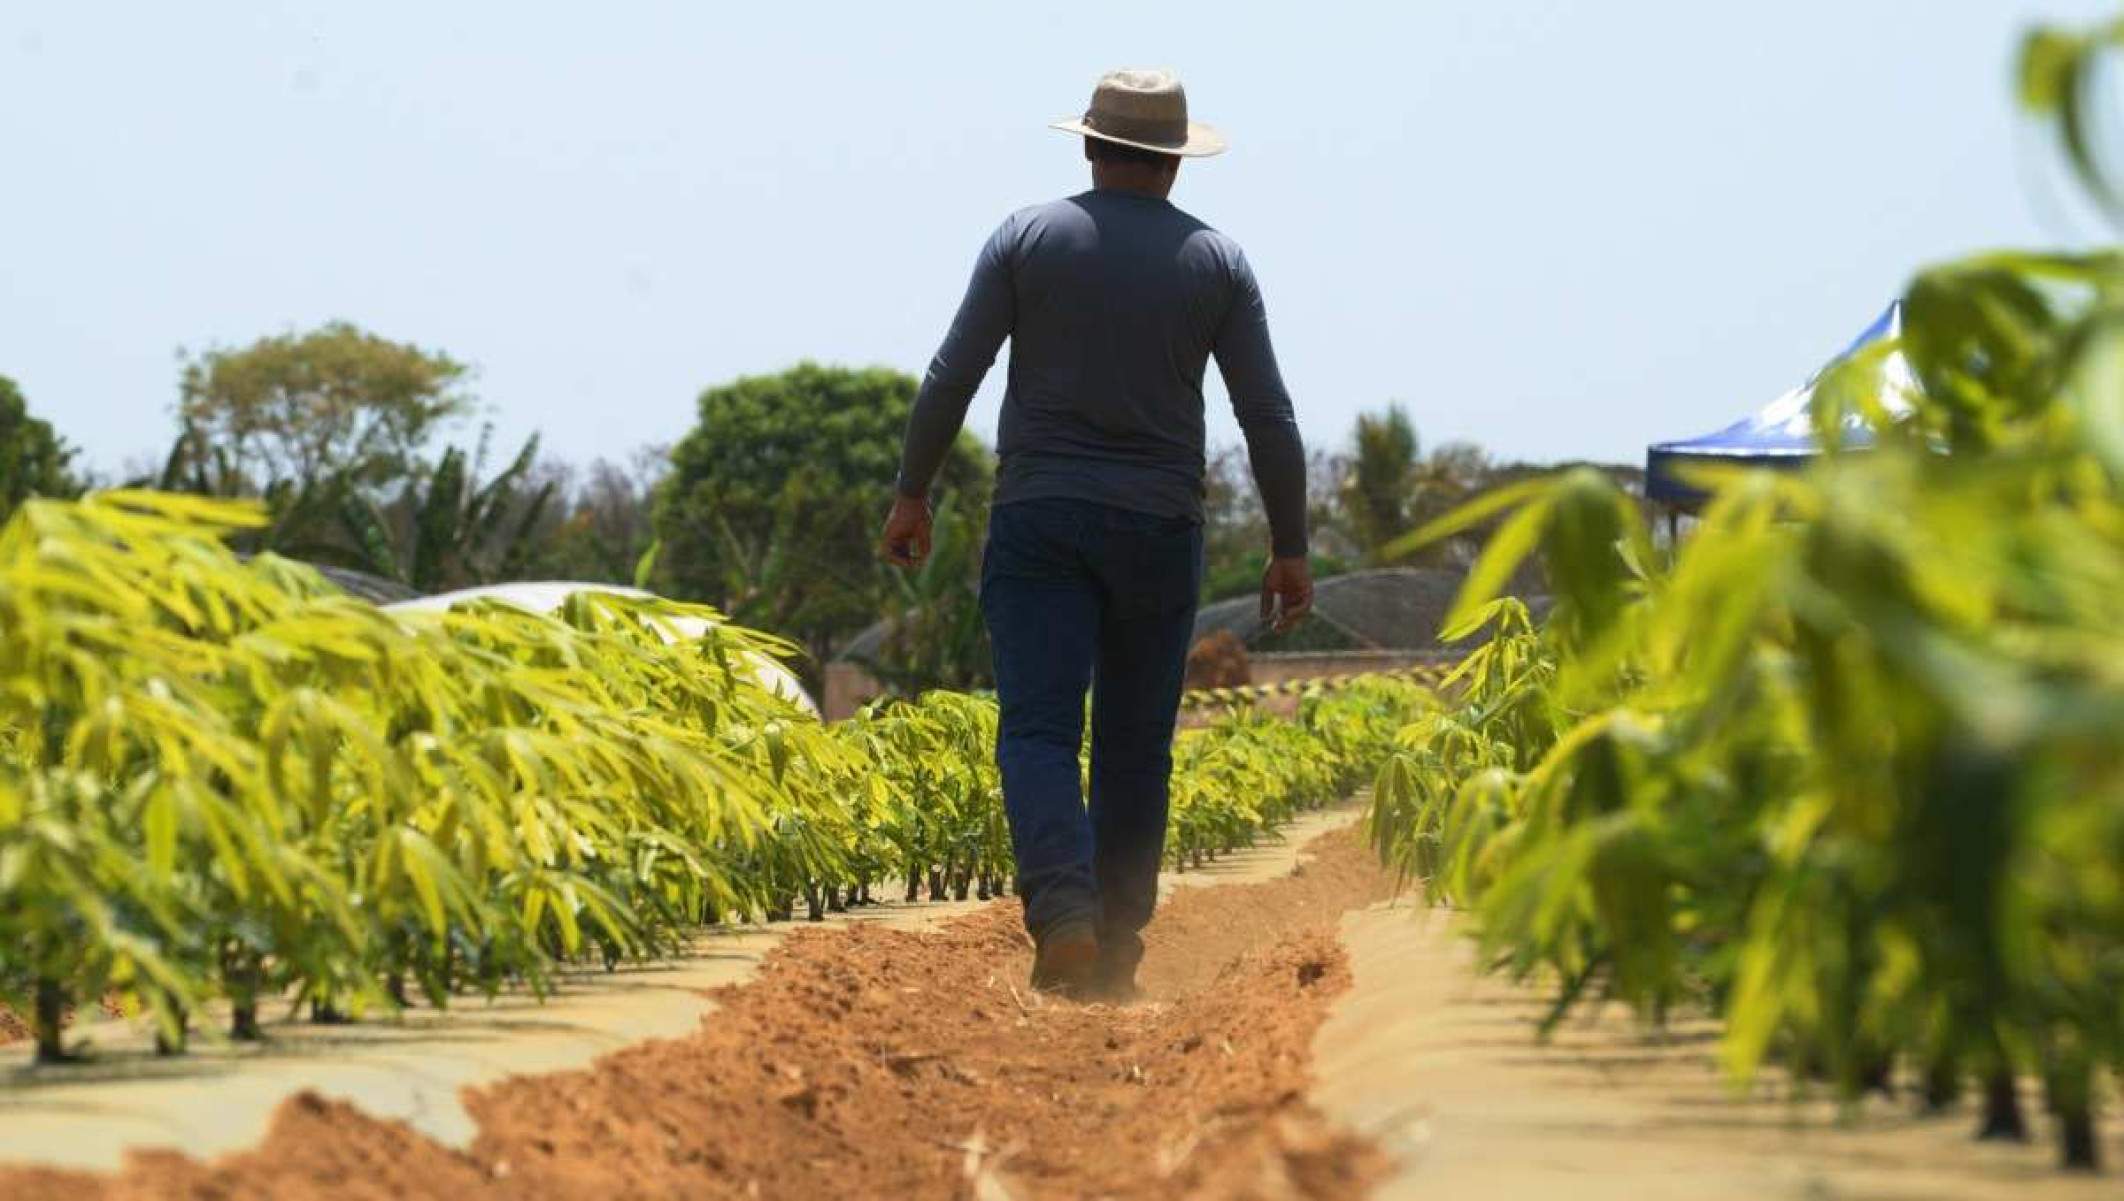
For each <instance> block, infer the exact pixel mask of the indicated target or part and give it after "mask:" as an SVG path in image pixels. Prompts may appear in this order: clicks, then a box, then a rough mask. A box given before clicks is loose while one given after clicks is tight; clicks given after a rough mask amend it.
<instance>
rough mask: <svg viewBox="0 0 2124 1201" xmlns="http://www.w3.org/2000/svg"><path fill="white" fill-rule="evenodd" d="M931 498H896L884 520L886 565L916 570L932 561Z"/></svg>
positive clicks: (883, 537) (893, 499) (883, 538)
mask: <svg viewBox="0 0 2124 1201" xmlns="http://www.w3.org/2000/svg"><path fill="white" fill-rule="evenodd" d="M929 523H930V517H929V498H928V497H925V496H895V497H893V498H892V512H891V513H889V514H887V515H886V517H885V533H884V535H883V536H882V539H881V541H883V543H884V548H885V561H886V562H888V563H891V564H892V565H893V566H895V567H916V566H919V565H920V564H921V562H922V560H924V559H927V558H928V557H929V539H930V525H929Z"/></svg>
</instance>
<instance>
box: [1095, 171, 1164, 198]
mask: <svg viewBox="0 0 2124 1201" xmlns="http://www.w3.org/2000/svg"><path fill="white" fill-rule="evenodd" d="M1092 188H1093V189H1094V190H1095V191H1100V192H1124V193H1127V194H1128V195H1131V196H1142V197H1145V198H1147V199H1150V200H1164V199H1165V198H1166V197H1167V196H1169V195H1171V194H1172V190H1173V177H1172V176H1170V175H1166V174H1164V173H1162V172H1160V173H1150V172H1143V171H1128V170H1116V169H1114V168H1112V167H1109V166H1105V165H1096V166H1094V167H1093V168H1092Z"/></svg>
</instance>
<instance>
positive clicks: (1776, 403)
mask: <svg viewBox="0 0 2124 1201" xmlns="http://www.w3.org/2000/svg"><path fill="white" fill-rule="evenodd" d="M1902 328H1903V306H1902V302H1900V301H1898V302H1896V303H1894V304H1891V305H1889V306H1888V308H1887V311H1885V312H1883V313H1882V314H1881V315H1880V316H1879V317H1878V318H1876V319H1875V320H1874V322H1873V324H1871V325H1869V326H1867V327H1866V329H1865V332H1863V333H1861V334H1860V335H1859V336H1858V337H1857V338H1856V339H1854V340H1853V341H1852V343H1851V345H1850V346H1847V347H1845V348H1844V350H1843V352H1842V353H1841V354H1839V355H1837V356H1836V357H1835V358H1833V359H1831V360H1829V362H1828V363H1827V364H1825V365H1824V366H1823V367H1822V369H1821V370H1820V371H1817V372H1815V373H1814V375H1813V376H1811V377H1810V378H1809V379H1808V380H1807V382H1806V383H1804V384H1801V385H1800V386H1799V387H1797V388H1794V389H1792V390H1791V391H1790V392H1787V393H1785V394H1784V395H1783V396H1780V397H1778V398H1777V399H1776V400H1773V401H1771V402H1770V403H1769V404H1767V405H1765V406H1763V407H1762V408H1761V409H1759V410H1757V411H1756V412H1754V413H1752V414H1750V415H1748V416H1747V417H1744V418H1742V419H1741V420H1739V421H1736V422H1734V423H1733V424H1732V425H1729V426H1727V427H1726V428H1724V429H1722V430H1719V431H1718V432H1716V433H1711V434H1705V435H1703V436H1702V437H1697V438H1685V439H1682V440H1680V441H1676V442H1660V443H1656V444H1654V445H1653V446H1651V447H1649V448H1648V449H1647V450H1646V452H1645V495H1646V496H1647V497H1649V498H1651V499H1653V500H1659V501H1666V502H1667V503H1669V504H1682V505H1691V504H1696V503H1699V502H1701V501H1702V500H1703V499H1704V497H1703V494H1702V493H1701V492H1700V491H1698V490H1697V489H1695V488H1693V487H1691V486H1689V485H1688V484H1687V483H1685V482H1683V481H1682V480H1681V479H1680V478H1679V476H1678V475H1677V473H1676V468H1678V467H1682V466H1685V465H1687V464H1689V463H1690V462H1692V461H1694V462H1700V463H1701V462H1710V463H1723V464H1732V465H1747V466H1760V467H1793V466H1797V465H1799V464H1801V463H1804V462H1806V461H1807V460H1808V459H1810V458H1812V457H1813V456H1814V454H1815V452H1816V450H1817V447H1816V444H1815V441H1814V391H1815V387H1816V385H1817V384H1819V383H1820V382H1821V378H1822V375H1823V374H1824V373H1826V372H1827V371H1828V370H1829V368H1830V367H1834V366H1835V365H1836V364H1838V363H1840V362H1842V361H1844V360H1845V359H1847V358H1849V357H1851V356H1852V355H1854V354H1856V353H1858V352H1859V351H1860V350H1861V349H1863V348H1864V347H1866V346H1870V345H1872V344H1873V343H1875V342H1878V341H1880V340H1882V339H1883V338H1893V337H1896V336H1898V335H1900V334H1901V333H1902ZM1880 384H1881V400H1882V403H1883V405H1884V406H1886V407H1887V408H1888V410H1889V411H1890V412H1900V411H1904V410H1907V409H1908V407H1909V400H1908V397H1909V396H1911V395H1912V394H1914V393H1915V392H1916V391H1917V378H1916V376H1915V375H1914V374H1913V373H1912V371H1911V369H1910V363H1909V361H1908V360H1907V359H1905V358H1904V357H1903V353H1902V351H1900V350H1894V351H1890V352H1889V353H1888V354H1887V355H1886V356H1885V357H1884V358H1883V359H1882V360H1881V368H1880ZM1844 429H1845V431H1846V444H1847V445H1851V446H1866V445H1869V444H1871V442H1872V440H1873V431H1872V429H1871V428H1870V427H1869V426H1868V425H1867V424H1866V421H1865V418H1864V417H1863V416H1861V415H1860V414H1857V413H1849V414H1846V415H1845V417H1844Z"/></svg>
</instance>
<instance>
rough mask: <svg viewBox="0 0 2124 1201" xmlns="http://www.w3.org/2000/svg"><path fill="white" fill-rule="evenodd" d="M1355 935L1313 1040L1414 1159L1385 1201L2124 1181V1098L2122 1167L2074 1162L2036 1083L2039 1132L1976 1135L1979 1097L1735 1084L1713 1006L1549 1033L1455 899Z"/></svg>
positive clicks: (1537, 1006)
mask: <svg viewBox="0 0 2124 1201" xmlns="http://www.w3.org/2000/svg"><path fill="white" fill-rule="evenodd" d="M1341 934H1342V941H1343V944H1344V946H1345V948H1346V949H1347V951H1348V953H1349V955H1350V959H1351V964H1352V972H1353V976H1354V985H1353V988H1352V990H1351V992H1350V993H1349V994H1348V995H1347V996H1345V997H1344V998H1343V999H1342V1000H1341V1001H1340V1002H1338V1004H1337V1005H1336V1008H1335V1012H1334V1014H1333V1015H1332V1016H1331V1017H1330V1019H1329V1020H1328V1022H1327V1024H1326V1025H1325V1026H1324V1027H1323V1028H1322V1030H1321V1032H1320V1036H1319V1039H1318V1041H1317V1042H1316V1044H1315V1062H1314V1072H1315V1075H1316V1077H1317V1078H1318V1079H1319V1081H1320V1084H1319V1085H1318V1087H1317V1088H1316V1089H1315V1091H1314V1093H1313V1099H1314V1100H1315V1101H1316V1102H1317V1103H1318V1104H1319V1105H1320V1107H1321V1109H1322V1110H1323V1111H1325V1112H1326V1113H1327V1114H1328V1115H1329V1116H1331V1117H1333V1118H1336V1119H1338V1120H1339V1121H1342V1122H1344V1123H1347V1124H1348V1125H1350V1126H1352V1127H1354V1128H1356V1129H1358V1130H1360V1131H1363V1132H1366V1133H1368V1134H1371V1135H1372V1136H1374V1137H1375V1138H1376V1139H1377V1140H1378V1142H1379V1143H1380V1145H1381V1146H1382V1148H1383V1149H1384V1150H1386V1151H1387V1152H1388V1154H1389V1155H1391V1156H1392V1157H1393V1158H1394V1159H1395V1160H1396V1161H1397V1162H1396V1167H1395V1168H1394V1170H1393V1171H1392V1172H1391V1173H1390V1175H1389V1178H1388V1179H1387V1180H1386V1181H1385V1182H1383V1183H1382V1184H1381V1186H1380V1188H1379V1190H1378V1192H1377V1193H1375V1194H1374V1195H1375V1197H1377V1198H1379V1199H1381V1201H1389V1199H1391V1201H1400V1199H1403V1198H1407V1199H1409V1201H1416V1199H1419V1198H1420V1199H1421V1201H1462V1199H1464V1198H1483V1199H1490V1198H1509V1199H1516V1198H1543V1199H1550V1198H1565V1197H1568V1198H1571V1199H1573V1201H1606V1199H1609V1198H1615V1199H1619V1201H1668V1199H1670V1198H1671V1199H1675V1201H1682V1199H1687V1201H1724V1199H1727V1198H1731V1199H1733V1201H1742V1199H1746V1201H1771V1199H1777V1198H1795V1199H1797V1198H1806V1199H1810V1201H1813V1199H1822V1201H1826V1199H1829V1198H1874V1199H1878V1201H1918V1199H1920V1198H1926V1199H1938V1201H1962V1199H1975V1198H2013V1199H2015V1201H2023V1199H2025V1201H2076V1199H2078V1198H2095V1197H2103V1198H2114V1197H2117V1196H2120V1195H2124V1185H2120V1183H2119V1182H2118V1180H2117V1179H2116V1175H2115V1173H2116V1171H2117V1169H2118V1166H2119V1165H2124V1122H2120V1121H2118V1120H2117V1119H2116V1118H2115V1116H2114V1114H2115V1109H2116V1107H2115V1106H2112V1115H2113V1116H2112V1120H2111V1121H2110V1123H2109V1125H2108V1130H2107V1138H2106V1140H2105V1144H2104V1147H2103V1151H2104V1154H2105V1157H2106V1161H2107V1163H2108V1165H2109V1172H2110V1174H2109V1175H2106V1176H2102V1177H2092V1178H2090V1177H2085V1176H2074V1175H2068V1174H2063V1173H2060V1172H2058V1171H2057V1170H2056V1169H2055V1167H2054V1164H2055V1157H2056V1151H2055V1148H2054V1147H2052V1146H2051V1145H2050V1143H2049V1142H2048V1141H2047V1139H2048V1136H2049V1132H2048V1130H2047V1129H2045V1127H2046V1125H2047V1123H2044V1122H2043V1121H2042V1120H2041V1116H2042V1105H2041V1102H2040V1099H2039V1098H2037V1097H2035V1096H2034V1095H2033V1090H2030V1095H2028V1096H2026V1097H2024V1105H2025V1108H2026V1111H2027V1112H2028V1113H2029V1115H2030V1118H2031V1120H2032V1121H2034V1122H2036V1124H2037V1133H2038V1138H2039V1141H2038V1142H2037V1143H2035V1144H2032V1145H2001V1144H1997V1143H1978V1142H1976V1141H1975V1140H1973V1139H1971V1138H1970V1137H1969V1135H1970V1132H1971V1130H1972V1129H1973V1128H1974V1126H1975V1123H1976V1116H1975V1114H1974V1112H1972V1111H1970V1110H1968V1109H1967V1108H1965V1109H1964V1110H1963V1111H1960V1112H1955V1113H1950V1114H1948V1115H1946V1116H1944V1117H1936V1118H1932V1117H1919V1116H1917V1114H1916V1112H1915V1103H1914V1101H1913V1100H1910V1099H1904V1100H1900V1101H1898V1100H1893V1099H1884V1098H1879V1097H1874V1098H1869V1099H1868V1100H1867V1102H1866V1103H1865V1104H1864V1106H1863V1107H1862V1108H1861V1110H1860V1112H1858V1113H1857V1114H1855V1115H1848V1120H1843V1121H1840V1120H1839V1115H1838V1112H1837V1108H1836V1106H1835V1105H1833V1104H1832V1103H1830V1102H1829V1101H1828V1100H1826V1099H1816V1100H1812V1101H1796V1100H1794V1099H1793V1091H1792V1090H1791V1089H1790V1088H1789V1086H1788V1084H1787V1083H1786V1082H1785V1081H1783V1080H1781V1079H1769V1080H1765V1081H1764V1082H1763V1083H1762V1084H1761V1085H1759V1086H1758V1087H1756V1088H1754V1089H1752V1090H1750V1091H1748V1092H1746V1093H1745V1094H1743V1093H1739V1092H1736V1091H1735V1090H1734V1089H1733V1088H1731V1087H1729V1086H1728V1085H1727V1083H1726V1082H1725V1081H1724V1079H1723V1078H1722V1077H1721V1076H1720V1074H1719V1072H1718V1070H1717V1068H1716V1066H1715V1064H1714V1061H1713V1058H1712V1056H1713V1054H1714V1053H1715V1051H1716V1038H1717V1030H1716V1028H1715V1027H1714V1026H1712V1025H1711V1024H1710V1023H1708V1022H1699V1023H1695V1024H1683V1025H1681V1026H1678V1027H1677V1028H1675V1029H1672V1030H1670V1031H1669V1032H1667V1033H1666V1034H1664V1035H1655V1034H1652V1033H1650V1032H1648V1031H1646V1030H1644V1029H1643V1028H1642V1027H1640V1026H1638V1025H1637V1024H1635V1023H1634V1022H1633V1021H1631V1020H1630V1018H1629V1017H1628V1015H1627V1014H1626V1013H1625V1012H1624V1011H1622V1010H1621V1009H1620V1008H1618V1007H1610V1008H1609V1009H1608V1010H1607V1011H1606V1012H1604V1013H1602V1014H1600V1015H1599V1016H1598V1018H1597V1019H1596V1020H1593V1021H1591V1022H1587V1021H1584V1020H1581V1019H1573V1020H1572V1021H1571V1022H1570V1023H1568V1024H1566V1025H1565V1026H1564V1027H1563V1028H1562V1029H1560V1030H1559V1031H1558V1032H1557V1034H1556V1035H1555V1037H1554V1039H1553V1040H1552V1041H1551V1042H1550V1043H1548V1044H1546V1045H1542V1044H1538V1043H1537V1042H1536V1040H1535V1037H1534V1027H1535V1023H1536V1022H1537V1021H1538V1020H1539V1019H1540V1017H1541V1016H1542V1014H1543V1013H1544V1012H1545V1006H1544V1003H1543V1002H1544V998H1543V996H1542V995H1541V994H1540V993H1538V992H1536V991H1534V990H1531V989H1526V988H1519V987H1515V986H1513V985H1511V984H1509V983H1506V982H1503V981H1501V980H1497V979H1495V978H1485V977H1481V976H1478V975H1477V974H1476V972H1475V971H1474V967H1473V963H1472V956H1471V954H1470V947H1469V945H1468V943H1467V942H1466V940H1465V939H1463V938H1461V937H1459V935H1458V933H1457V931H1456V928H1455V926H1454V924H1453V922H1452V921H1451V920H1450V919H1449V918H1448V917H1447V916H1445V915H1443V914H1440V913H1425V912H1422V911H1417V910H1412V909H1411V908H1409V907H1407V903H1404V904H1403V905H1402V906H1400V907H1395V908H1375V909H1371V910H1367V911H1365V912H1362V913H1358V914H1353V915H1351V916H1350V917H1348V918H1346V919H1345V920H1344V923H1343V926H1342V930H1341Z"/></svg>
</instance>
